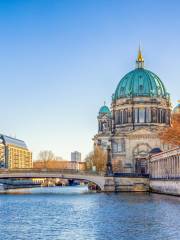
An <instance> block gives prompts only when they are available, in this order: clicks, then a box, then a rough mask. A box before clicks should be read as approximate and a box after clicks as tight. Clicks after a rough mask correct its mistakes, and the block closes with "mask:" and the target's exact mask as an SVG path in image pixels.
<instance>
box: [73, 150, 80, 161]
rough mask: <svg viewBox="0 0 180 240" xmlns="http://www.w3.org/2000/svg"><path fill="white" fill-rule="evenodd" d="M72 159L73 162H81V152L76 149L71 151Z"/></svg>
mask: <svg viewBox="0 0 180 240" xmlns="http://www.w3.org/2000/svg"><path fill="white" fill-rule="evenodd" d="M71 161H72V162H81V153H80V152H78V151H74V152H72V153H71Z"/></svg>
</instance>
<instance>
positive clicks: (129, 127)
mask: <svg viewBox="0 0 180 240" xmlns="http://www.w3.org/2000/svg"><path fill="white" fill-rule="evenodd" d="M170 116H171V102H170V95H169V93H168V92H167V91H166V88H165V86H164V84H163V82H162V81H161V79H160V78H159V77H158V76H157V75H156V74H155V73H153V72H151V71H150V70H147V69H145V68H144V59H143V56H142V53H141V50H140V49H139V51H138V56H137V60H136V68H135V69H134V70H132V71H130V72H129V73H127V74H126V75H125V76H124V77H123V78H122V79H121V80H120V81H119V83H118V85H117V88H116V90H115V92H114V94H113V95H112V102H111V107H110V108H109V107H108V106H106V105H105V104H104V106H102V107H101V108H100V110H99V114H98V133H97V134H96V135H95V136H94V138H93V141H94V146H95V147H96V146H99V147H101V148H103V149H107V146H110V147H111V152H112V166H113V171H114V172H124V173H140V174H146V173H148V160H149V154H150V152H151V151H153V150H154V149H155V150H159V151H164V150H167V149H168V146H167V145H164V144H163V143H162V142H161V141H160V139H159V137H158V132H159V130H162V129H164V128H166V127H168V126H169V125H170Z"/></svg>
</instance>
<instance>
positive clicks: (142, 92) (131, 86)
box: [113, 68, 169, 100]
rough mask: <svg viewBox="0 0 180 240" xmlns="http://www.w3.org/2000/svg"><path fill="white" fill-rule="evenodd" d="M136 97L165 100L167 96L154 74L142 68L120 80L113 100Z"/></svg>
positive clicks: (162, 85)
mask: <svg viewBox="0 0 180 240" xmlns="http://www.w3.org/2000/svg"><path fill="white" fill-rule="evenodd" d="M136 96H138V97H139V96H143V97H152V96H155V97H164V98H167V97H168V96H169V94H168V93H167V92H166V89H165V87H164V84H163V83H162V81H161V80H160V78H159V77H158V76H157V75H156V74H154V73H153V72H151V71H149V70H146V69H144V68H136V69H135V70H133V71H131V72H129V73H127V74H126V75H125V76H124V77H123V78H122V79H121V80H120V82H119V84H118V86H117V88H116V91H115V94H114V95H113V99H114V100H116V99H119V98H126V97H136Z"/></svg>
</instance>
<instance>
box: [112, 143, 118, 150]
mask: <svg viewBox="0 0 180 240" xmlns="http://www.w3.org/2000/svg"><path fill="white" fill-rule="evenodd" d="M117 151H118V145H117V143H115V142H114V143H113V144H112V152H113V153H117Z"/></svg>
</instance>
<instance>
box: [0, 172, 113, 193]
mask: <svg viewBox="0 0 180 240" xmlns="http://www.w3.org/2000/svg"><path fill="white" fill-rule="evenodd" d="M13 178H62V179H71V180H85V181H88V182H92V183H95V184H96V185H97V186H98V187H99V188H100V190H101V191H108V192H109V191H115V186H114V178H113V177H105V176H104V175H103V174H102V175H98V174H96V173H91V172H82V171H76V170H75V171H74V170H72V171H69V170H63V171H62V170H9V171H6V170H3V171H2V170H1V171H0V179H13Z"/></svg>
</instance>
